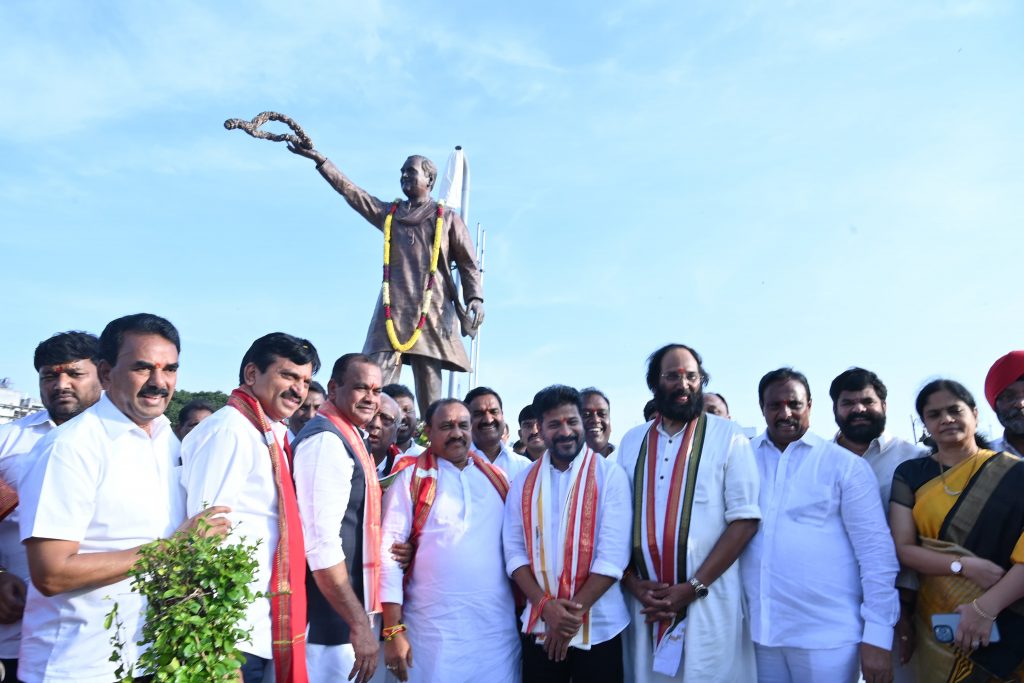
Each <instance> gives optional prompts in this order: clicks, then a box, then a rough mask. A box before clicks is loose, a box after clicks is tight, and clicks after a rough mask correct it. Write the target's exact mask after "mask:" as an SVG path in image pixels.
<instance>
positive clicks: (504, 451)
mask: <svg viewBox="0 0 1024 683" xmlns="http://www.w3.org/2000/svg"><path fill="white" fill-rule="evenodd" d="M469 450H470V452H471V453H476V454H477V455H479V456H480V457H481V458H483V459H484V460H486V461H487V462H491V463H494V462H498V458H500V457H501V456H503V455H504V456H505V457H506V458H507V457H510V456H509V453H513V452H514V451H510V450H509V448H508V444H507V443H505V442H504V441H499V442H498V454H497V455H496V456H494V460H491V459H490V458H489V457H487V454H486V453H484V451H483V449H482V448H480V447H479V446H477V445H476V442H475V441H474V442H471V443H470V444H469Z"/></svg>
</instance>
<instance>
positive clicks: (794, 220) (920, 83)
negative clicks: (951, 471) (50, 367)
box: [0, 0, 1024, 440]
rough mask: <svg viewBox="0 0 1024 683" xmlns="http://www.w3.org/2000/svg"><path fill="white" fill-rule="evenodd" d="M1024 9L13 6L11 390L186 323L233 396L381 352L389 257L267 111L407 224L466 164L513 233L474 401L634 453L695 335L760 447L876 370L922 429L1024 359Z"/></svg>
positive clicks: (5, 67) (825, 426)
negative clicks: (537, 409)
mask: <svg viewBox="0 0 1024 683" xmlns="http://www.w3.org/2000/svg"><path fill="white" fill-rule="evenodd" d="M1022 15H1024V11H1022V9H1021V7H1020V5H1018V4H1016V3H1012V2H999V1H992V2H988V1H983V0H977V1H970V0H963V1H953V0H950V1H948V2H941V1H920V2H918V1H914V0H908V1H907V2H900V3H891V2H881V1H878V2H874V1H865V2H856V3H824V2H780V3H763V2H730V3H719V2H687V3H668V2H665V3H661V2H646V1H640V2H631V3H621V2H614V3H611V2H610V3H601V2H565V3H537V2H525V3H515V4H509V3H506V4H501V3H469V2H465V3H461V2H460V3H444V4H441V3H411V2H377V3H374V2H366V1H361V2H358V3H356V2H341V1H326V0H325V1H323V2H309V3H296V4H293V5H288V6H287V7H286V6H285V5H284V4H282V3H274V2H266V3H264V2H252V3H246V4H245V5H244V6H242V5H238V4H236V3H188V2H175V3H156V2H90V3H79V2H71V1H66V2H48V3H38V2H21V1H17V0H15V1H12V2H5V3H2V4H0V94H2V98H3V101H4V102H5V107H4V114H5V116H4V117H3V119H4V121H3V125H2V126H0V153H2V156H3V160H4V161H3V163H2V164H0V226H2V227H0V253H2V263H3V266H2V267H3V281H4V282H5V283H6V296H5V297H4V298H5V302H4V306H3V312H2V313H0V320H2V321H3V324H2V331H3V333H2V334H0V377H3V376H7V377H11V378H12V380H13V381H14V384H15V385H16V387H18V388H20V389H22V390H23V391H27V392H30V393H35V377H34V373H33V370H32V365H31V355H32V350H33V348H34V347H35V344H36V343H38V342H39V341H40V340H41V339H43V338H45V337H47V336H49V335H50V334H51V333H53V332H56V331H59V330H66V329H87V330H91V331H95V332H97V333H98V332H99V331H100V330H101V329H102V327H103V325H104V324H105V323H106V322H107V321H108V320H110V319H112V318H114V317H117V316H119V315H123V314H125V313H130V312H136V311H139V310H146V311H151V312H154V313H158V314H161V315H164V316H166V317H168V318H169V319H170V320H172V321H173V322H174V323H175V324H176V325H177V326H178V327H179V329H180V330H181V332H182V338H183V352H182V370H181V374H180V378H179V387H181V388H184V389H191V390H200V389H214V388H220V389H230V388H231V387H232V386H233V383H234V379H235V377H236V373H237V365H238V360H239V359H240V357H241V354H242V353H243V352H244V350H245V348H246V347H247V346H248V344H249V343H250V342H251V341H252V340H253V339H254V338H256V337H257V336H260V335H261V334H263V333H265V332H268V331H272V330H277V329H280V330H284V331H288V332H291V333H294V334H298V335H301V336H305V337H308V338H310V339H311V340H312V341H313V342H314V343H315V344H316V345H317V347H318V348H319V349H320V352H321V355H322V356H323V357H324V359H325V361H326V363H327V364H328V365H329V363H330V362H331V361H333V359H334V358H335V357H337V356H338V355H340V354H341V353H344V352H348V351H352V350H358V349H359V348H361V345H362V341H363V337H364V334H365V331H366V325H367V322H368V320H369V317H370V314H371V312H372V308H373V306H374V302H375V300H376V295H377V292H378V290H379V286H380V282H379V278H380V258H381V254H380V248H381V236H380V233H379V232H377V231H376V230H374V229H372V228H371V227H370V226H369V225H368V224H366V223H364V222H363V221H362V219H360V218H359V217H358V216H357V215H356V214H355V213H354V212H353V211H352V210H350V209H349V208H348V207H347V205H346V204H345V203H344V202H343V200H341V198H340V197H339V196H337V195H336V194H335V193H334V192H333V191H332V190H331V189H330V187H329V186H328V185H327V184H326V183H324V182H323V181H322V180H321V179H320V177H319V175H318V174H317V173H316V172H315V170H314V168H313V164H312V162H309V161H308V160H305V159H301V158H299V157H296V156H293V155H291V154H289V153H288V152H287V151H286V150H285V149H284V147H283V145H280V144H272V143H269V142H264V141H258V140H253V139H251V138H248V137H247V136H245V135H243V134H241V133H239V132H237V131H236V132H228V131H225V130H224V129H223V128H222V123H223V121H224V120H225V119H227V118H231V117H244V118H249V117H251V116H253V115H255V114H256V113H258V112H260V111H263V110H268V109H270V110H276V111H281V112H284V113H287V114H289V115H290V116H292V117H294V118H295V119H296V120H298V121H299V122H300V123H301V124H302V125H303V126H304V127H305V129H306V130H307V131H308V132H309V134H310V135H311V136H312V138H313V140H314V142H315V143H316V145H317V147H318V149H320V150H321V151H323V152H324V153H326V154H327V155H328V156H330V157H331V159H332V160H334V161H335V162H336V163H337V164H338V166H339V167H341V168H342V169H343V170H345V171H346V172H347V173H348V174H349V175H350V176H351V177H352V178H353V179H354V180H355V181H356V182H358V183H359V184H361V185H362V186H363V187H365V188H366V189H367V190H369V191H371V192H372V193H374V194H376V195H378V196H380V197H384V198H391V197H393V196H396V195H397V194H398V193H399V187H398V169H399V167H400V166H401V163H402V161H403V160H404V159H405V157H406V156H408V155H409V154H412V153H420V154H425V155H427V156H430V157H431V158H433V159H434V160H435V161H436V162H438V164H439V165H441V164H443V163H444V160H445V158H446V157H447V155H448V153H449V151H450V150H451V148H452V147H454V146H455V145H457V144H461V145H463V146H464V148H465V149H466V151H467V153H468V155H469V159H470V163H471V165H472V173H473V196H472V208H473V216H472V220H473V222H475V221H477V220H479V221H481V222H482V223H483V224H484V227H485V228H486V229H487V231H488V241H487V246H488V252H487V273H486V282H485V294H486V297H485V298H486V302H485V304H486V309H487V321H486V323H485V325H484V328H483V342H482V358H481V369H480V381H481V383H484V384H488V385H491V386H493V387H495V388H496V389H498V390H499V392H501V393H502V394H503V396H504V398H505V403H506V411H507V412H508V413H510V414H511V415H513V416H514V415H515V414H516V413H517V412H518V409H519V407H521V406H522V405H523V404H524V403H525V402H527V401H528V400H530V398H531V397H532V395H533V392H534V391H536V390H537V389H539V388H540V387H542V386H544V385H547V384H550V383H554V382H563V383H567V384H573V385H576V386H584V385H591V384H593V385H597V386H599V387H601V388H602V389H604V390H605V391H606V392H607V393H608V394H609V395H610V396H611V398H612V409H613V410H612V412H613V427H614V431H615V433H616V434H617V435H618V436H621V435H622V433H624V431H625V430H626V429H627V428H628V427H629V426H632V425H633V424H635V423H637V422H638V421H639V412H640V408H641V406H642V405H643V403H644V402H645V401H646V400H647V398H648V392H647V391H646V388H645V386H644V382H643V372H644V362H645V358H646V357H647V355H648V354H649V353H650V352H651V351H652V350H653V349H655V348H656V347H658V346H659V345H661V344H663V343H665V342H668V341H681V342H684V343H688V344H691V345H693V346H695V347H696V348H697V349H698V350H700V351H701V352H702V353H703V354H704V356H705V361H706V367H707V368H708V370H709V371H710V374H711V375H712V384H711V388H713V389H715V390H718V391H720V392H721V393H723V394H725V396H726V397H727V399H728V400H729V403H730V406H731V408H732V410H733V414H734V416H735V417H738V418H739V419H740V420H741V421H742V422H744V423H745V424H748V425H755V426H758V427H761V426H762V425H763V422H762V420H761V418H760V414H759V412H758V408H757V393H756V386H757V381H758V379H759V378H760V377H761V375H762V374H764V372H766V371H768V370H770V369H773V368H775V367H778V366H781V365H793V366H795V367H797V368H799V369H801V370H803V371H804V372H805V373H806V374H807V375H808V376H809V378H810V380H811V385H812V392H813V394H814V396H815V397H816V398H817V399H818V402H817V403H816V404H815V409H814V413H813V423H812V426H813V428H814V429H815V430H816V431H818V432H820V433H831V431H832V430H833V429H834V424H833V422H832V417H831V414H830V405H829V402H828V397H827V388H828V384H829V382H830V380H831V378H832V377H834V376H835V375H836V374H838V373H839V372H840V371H842V370H843V369H845V368H846V367H848V366H851V365H863V366H865V367H869V368H872V369H874V370H875V371H877V372H878V373H879V374H880V375H881V376H882V377H883V379H884V380H885V381H886V382H887V384H888V385H889V388H890V400H889V411H890V424H891V425H892V427H893V428H894V430H895V431H896V432H897V433H901V434H904V435H906V434H908V433H909V431H910V428H909V415H910V413H911V411H912V403H913V397H914V395H915V393H916V390H917V389H918V388H919V387H920V386H921V385H922V384H923V383H924V382H925V381H926V380H927V379H929V378H932V377H934V376H938V375H944V376H952V377H955V378H957V379H960V380H961V381H963V382H964V383H966V384H967V385H968V387H969V388H971V389H972V390H973V391H974V392H975V394H976V395H977V396H978V398H979V399H981V398H982V396H981V394H982V382H983V380H984V375H985V372H986V371H987V369H988V367H989V365H990V364H991V362H992V361H993V360H994V359H995V358H997V357H998V356H1000V355H1002V354H1003V353H1005V352H1006V351H1008V350H1010V349H1013V348H1021V347H1024V317H1022V316H1021V293H1020V285H1019V276H1018V266H1017V260H1018V259H1017V258H1016V257H1014V256H1012V255H1011V254H1013V253H1014V252H1015V249H1016V248H1019V247H1020V246H1021V243H1022V239H1024V238H1022V237H1021V230H1020V225H1021V219H1020V217H1021V216H1022V215H1024V192H1022V191H1021V187H1024V182H1022V181H1024V127H1022V126H1021V121H1022V120H1024V88H1022V85H1024V84H1022V76H1021V74H1022V73H1024V40H1022V29H1024V21H1022V19H1024V16H1022ZM326 374H327V373H326V372H321V379H326V377H325V376H326ZM408 379H409V380H410V381H411V377H409V378H408ZM464 386H465V385H464ZM982 424H983V426H990V425H994V424H995V420H994V417H993V416H992V414H991V412H990V411H988V409H987V407H985V409H984V410H983V415H982ZM615 438H616V436H615V435H613V440H615Z"/></svg>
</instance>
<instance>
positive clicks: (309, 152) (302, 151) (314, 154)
mask: <svg viewBox="0 0 1024 683" xmlns="http://www.w3.org/2000/svg"><path fill="white" fill-rule="evenodd" d="M288 151H289V152H291V153H292V154H298V155H299V156H300V157H306V158H307V159H312V160H313V161H315V162H316V163H317V164H322V163H323V162H324V161H326V160H327V157H325V156H324V155H323V154H321V153H320V152H318V151H316V150H315V149H306V148H305V147H300V146H299V145H296V144H293V143H291V142H289V143H288Z"/></svg>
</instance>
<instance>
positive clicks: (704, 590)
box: [688, 576, 708, 598]
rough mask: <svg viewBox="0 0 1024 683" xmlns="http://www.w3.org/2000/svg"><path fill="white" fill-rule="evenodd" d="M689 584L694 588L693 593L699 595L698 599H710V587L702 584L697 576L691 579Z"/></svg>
mask: <svg viewBox="0 0 1024 683" xmlns="http://www.w3.org/2000/svg"><path fill="white" fill-rule="evenodd" d="M688 583H689V584H690V585H691V586H693V592H694V593H695V594H696V595H697V597H698V598H706V597H708V587H707V586H705V585H704V584H703V583H701V582H700V579H698V578H697V577H696V576H695V577H693V578H692V579H690V580H689V582H688Z"/></svg>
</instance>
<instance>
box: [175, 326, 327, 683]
mask: <svg viewBox="0 0 1024 683" xmlns="http://www.w3.org/2000/svg"><path fill="white" fill-rule="evenodd" d="M319 369H320V358H319V356H318V355H317V352H316V349H315V348H314V347H313V345H312V344H311V343H310V342H309V341H308V340H306V339H300V338H298V337H293V336H292V335H290V334H285V333H284V332H272V333H271V334H267V335H264V336H263V337H260V338H259V339H257V340H256V341H254V342H253V343H252V346H250V347H249V350H248V351H246V352H245V355H244V356H243V357H242V362H241V365H240V367H239V371H238V383H239V387H238V388H237V389H235V390H234V391H232V392H231V396H230V398H229V399H228V404H227V405H226V406H224V407H223V408H221V409H220V410H218V411H217V412H216V413H214V414H213V415H212V416H210V417H208V418H207V419H205V420H203V421H202V422H201V423H200V424H199V426H198V427H196V428H195V429H194V430H192V432H191V433H190V434H189V435H188V437H186V439H185V441H184V443H182V445H181V459H182V465H183V468H182V482H183V483H184V484H185V489H186V491H187V493H188V509H189V511H191V510H194V509H196V508H198V507H199V506H201V505H202V504H203V502H204V501H209V502H210V503H213V504H216V505H227V506H229V507H231V509H232V513H231V522H232V539H233V540H236V539H237V537H241V536H244V537H245V538H246V539H247V540H248V541H249V542H250V543H252V542H254V541H260V544H259V549H258V550H257V551H256V560H257V562H258V564H257V567H256V574H255V577H254V578H253V582H252V588H253V590H254V591H259V592H261V593H262V594H263V595H264V597H263V598H261V599H258V600H256V601H255V602H253V603H252V604H251V605H250V606H249V609H248V611H247V613H246V617H245V619H244V620H243V621H242V628H245V629H251V634H252V636H251V639H250V640H249V641H247V642H243V643H239V648H240V649H241V650H242V651H243V655H244V658H245V662H244V664H243V666H242V677H243V681H244V683H261V681H264V680H276V681H277V683H293V682H295V683H303V682H304V681H305V680H306V652H305V632H306V591H305V586H306V563H305V561H304V556H305V548H304V546H303V540H302V522H301V521H300V519H299V508H298V504H297V503H296V500H295V488H294V485H293V483H292V475H291V472H290V471H289V465H288V460H289V458H288V453H287V452H288V447H287V443H286V440H285V436H286V433H287V431H288V428H287V427H286V426H285V424H284V420H287V419H288V418H289V417H291V415H292V414H293V413H294V412H295V411H296V410H298V408H299V406H301V405H302V402H303V400H305V398H306V393H307V392H308V391H309V386H310V383H311V382H312V381H313V374H314V373H315V372H316V371H317V370H319ZM272 677H273V678H272Z"/></svg>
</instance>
